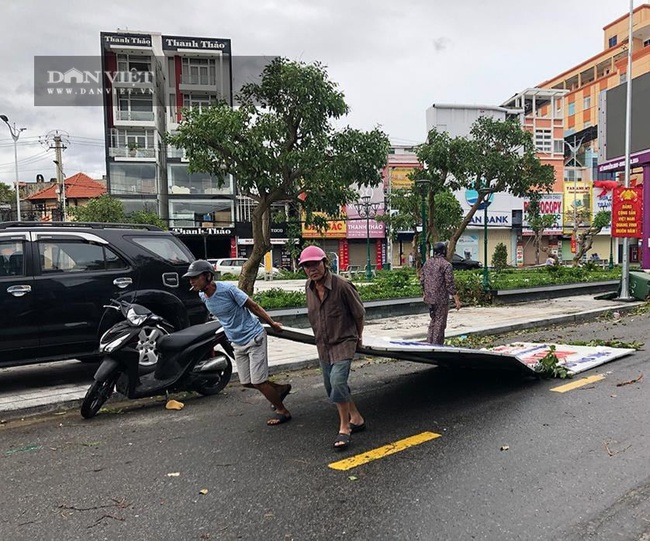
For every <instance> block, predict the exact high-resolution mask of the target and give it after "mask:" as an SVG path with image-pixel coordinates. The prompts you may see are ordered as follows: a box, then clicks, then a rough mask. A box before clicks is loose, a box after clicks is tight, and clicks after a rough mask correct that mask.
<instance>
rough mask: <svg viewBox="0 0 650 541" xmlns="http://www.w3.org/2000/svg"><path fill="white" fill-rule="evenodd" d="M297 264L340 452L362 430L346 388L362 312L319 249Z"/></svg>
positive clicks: (348, 286)
mask: <svg viewBox="0 0 650 541" xmlns="http://www.w3.org/2000/svg"><path fill="white" fill-rule="evenodd" d="M298 263H299V265H300V266H301V267H302V268H303V269H304V271H305V274H306V275H307V277H308V278H309V280H308V281H307V284H306V285H305V293H306V295H307V317H308V318H309V323H310V324H311V328H312V329H313V331H314V337H315V338H316V347H317V349H318V358H319V361H320V367H321V370H322V371H323V383H324V384H325V390H326V391H327V396H328V397H329V399H330V400H331V401H332V402H334V404H335V405H336V408H337V410H338V413H339V432H338V435H337V436H336V439H335V440H334V449H336V450H338V451H340V450H342V449H345V448H347V447H348V446H349V445H350V441H351V438H350V436H351V434H352V433H354V432H361V431H362V430H364V429H365V428H366V423H365V421H364V419H363V417H362V416H361V414H360V413H359V410H358V409H357V406H356V405H355V403H354V401H353V400H352V396H351V394H350V387H349V386H348V377H349V375H350V366H351V364H352V358H353V357H354V354H355V352H356V350H357V346H360V345H361V335H362V333H363V322H364V317H365V313H366V311H365V309H364V307H363V303H362V302H361V298H360V297H359V293H358V292H357V290H356V289H355V287H354V285H352V283H351V282H349V281H348V280H346V279H344V278H341V277H340V276H337V275H335V274H332V272H331V271H330V269H329V266H328V264H327V256H326V255H325V252H324V251H323V250H322V249H321V248H319V247H318V246H308V247H307V248H305V249H304V250H303V251H302V253H301V254H300V259H299V261H298Z"/></svg>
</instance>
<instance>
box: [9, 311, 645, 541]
mask: <svg viewBox="0 0 650 541" xmlns="http://www.w3.org/2000/svg"><path fill="white" fill-rule="evenodd" d="M649 323H650V316H648V315H642V316H624V317H623V318H621V319H620V320H606V321H600V322H593V323H585V324H581V325H578V326H574V327H563V328H561V329H545V330H542V331H535V332H532V333H518V334H517V335H511V336H507V337H503V339H502V340H503V341H504V342H512V341H513V340H517V339H521V340H524V339H525V340H526V341H528V340H532V339H535V338H538V339H543V340H554V341H562V340H566V341H573V340H589V339H591V338H600V339H618V340H623V341H626V342H633V341H641V342H643V341H645V335H646V334H647V329H648V328H649ZM647 361H648V353H647V351H646V350H645V349H643V350H641V351H639V352H637V353H636V354H634V355H632V356H630V357H626V358H623V359H620V360H618V361H615V362H613V363H610V364H608V365H605V366H603V367H600V368H599V369H596V370H592V371H589V372H587V373H585V374H581V376H594V375H604V379H603V380H601V381H597V382H594V383H592V384H590V385H587V386H583V387H581V388H578V389H575V390H572V391H569V392H566V393H562V394H560V393H557V392H552V391H551V389H552V388H554V387H557V386H559V385H562V384H563V383H565V382H564V381H558V380H546V381H544V380H533V379H519V378H514V377H512V376H510V377H505V376H502V375H494V374H454V373H449V372H446V371H444V370H440V369H436V368H431V367H427V366H422V365H417V364H414V363H408V362H393V361H385V360H372V361H371V360H363V361H359V362H358V363H356V366H355V369H354V373H353V375H352V378H351V382H352V387H353V391H354V393H355V396H356V400H357V404H358V406H359V408H360V409H361V411H362V412H363V413H364V415H365V417H366V420H367V423H368V430H366V431H365V432H362V433H360V434H355V435H354V436H353V444H352V447H351V448H350V449H349V450H346V451H345V452H342V453H337V452H335V451H334V450H333V449H332V447H331V446H332V442H333V440H334V436H335V435H336V429H337V425H338V423H337V421H336V413H335V409H334V408H333V406H331V405H330V404H328V403H327V401H326V399H325V398H324V395H323V390H322V384H321V382H320V376H319V374H318V373H317V372H316V371H310V370H308V371H302V372H292V373H289V374H286V375H283V376H280V377H279V378H278V380H279V381H290V382H291V383H292V385H293V387H294V392H293V393H292V394H291V395H290V396H289V398H288V399H287V405H288V407H289V408H290V410H291V412H292V414H293V416H294V418H293V420H292V421H291V422H290V423H287V424H285V425H281V426H278V427H272V428H271V427H267V426H265V420H266V419H267V418H268V417H269V414H270V410H269V409H268V406H267V404H266V403H265V402H264V401H263V399H262V398H261V396H260V395H259V394H257V393H256V392H255V391H251V390H245V389H242V388H241V387H238V386H230V387H229V388H227V390H226V392H225V393H224V394H221V395H218V396H216V397H211V398H197V399H191V400H187V401H186V405H185V408H184V409H183V410H181V411H169V410H165V409H164V408H163V407H162V405H161V404H160V403H156V404H151V405H149V406H148V407H140V408H138V409H132V410H128V411H120V410H117V409H115V408H113V409H111V410H110V411H109V412H107V413H103V414H100V415H99V416H98V417H96V418H95V419H93V420H90V421H84V420H82V419H81V418H80V417H79V415H78V413H77V412H76V411H75V412H70V413H66V414H64V415H54V416H42V417H40V418H37V419H30V420H26V421H22V422H21V421H15V422H9V423H6V424H5V425H0V433H1V436H2V440H1V441H2V445H1V446H0V452H1V453H2V455H1V457H2V460H1V461H0V475H1V476H2V480H3V490H2V492H0V504H1V506H2V510H3V512H2V514H1V515H0V539H2V540H12V541H13V540H23V539H25V540H28V539H29V540H32V539H43V540H49V539H52V540H54V539H57V540H58V539H66V540H77V539H79V540H81V539H83V540H94V539H98V540H99V539H102V540H103V539H106V540H114V539H121V538H128V539H143V540H188V539H225V540H229V539H244V540H258V539H259V540H265V541H270V540H320V539H323V540H325V539H352V540H375V539H380V540H414V539H421V540H438V539H440V540H455V539H485V540H499V541H504V540H529V539H530V540H537V539H539V540H560V539H561V540H583V539H590V540H592V539H595V540H605V539H607V540H612V539H616V540H618V539H624V540H628V539H629V540H641V539H645V540H647V539H650V536H649V534H648V533H647V532H650V500H649V499H648V496H649V495H650V478H649V468H648V464H649V463H650V445H649V444H650V441H649V440H650V429H648V422H647V419H648V415H647V409H648V403H649V402H650V400H649V399H650V396H649V394H650V393H649V392H648V388H647V385H646V383H645V380H644V379H643V378H641V379H639V380H638V381H636V382H635V383H629V384H625V385H622V386H617V384H620V383H626V382H630V381H633V380H636V379H638V378H639V377H640V376H642V375H643V373H644V370H645V365H646V362H647ZM429 432H430V433H433V434H437V435H439V437H436V438H435V439H431V440H429V441H424V442H422V443H419V444H417V445H413V446H412V447H409V448H407V449H405V450H401V451H399V452H395V453H394V454H390V455H388V456H385V457H383V458H379V459H377V460H373V461H370V462H368V463H366V464H362V465H358V466H356V467H353V468H352V469H350V470H346V471H341V470H336V469H332V468H331V467H330V465H331V464H332V463H333V462H334V461H337V460H340V459H343V458H348V457H353V456H356V455H358V454H363V453H367V452H370V451H372V450H375V449H377V448H381V447H383V446H386V445H387V444H391V443H395V442H401V441H403V440H405V439H406V438H412V437H418V436H421V435H422V434H423V433H429ZM394 449H395V447H393V450H394ZM201 491H204V492H205V493H202V492H201Z"/></svg>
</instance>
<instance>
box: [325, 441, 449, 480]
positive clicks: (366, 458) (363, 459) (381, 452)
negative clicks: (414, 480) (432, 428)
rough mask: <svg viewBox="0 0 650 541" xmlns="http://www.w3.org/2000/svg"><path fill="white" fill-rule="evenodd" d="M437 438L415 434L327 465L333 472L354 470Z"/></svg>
mask: <svg viewBox="0 0 650 541" xmlns="http://www.w3.org/2000/svg"><path fill="white" fill-rule="evenodd" d="M439 437H440V434H436V433H435V432H422V433H421V434H416V435H415V436H411V437H410V438H405V439H403V440H399V441H396V442H393V443H389V444H388V445H384V446H383V447H378V448H377V449H372V450H371V451H367V452H365V453H362V454H360V455H355V456H351V457H349V458H345V459H343V460H339V461H338V462H332V463H331V464H329V467H330V468H332V469H333V470H341V471H346V470H351V469H352V468H356V467H357V466H361V465H362V464H368V462H372V461H373V460H377V459H379V458H384V457H385V456H388V455H392V454H394V453H398V452H400V451H404V450H405V449H408V448H409V447H414V446H415V445H420V444H421V443H425V442H427V441H431V440H435V439H436V438H439Z"/></svg>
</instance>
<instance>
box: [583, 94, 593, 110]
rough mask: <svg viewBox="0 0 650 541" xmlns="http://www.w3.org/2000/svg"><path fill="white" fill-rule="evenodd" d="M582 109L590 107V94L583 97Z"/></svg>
mask: <svg viewBox="0 0 650 541" xmlns="http://www.w3.org/2000/svg"><path fill="white" fill-rule="evenodd" d="M582 109H583V110H585V111H588V110H589V109H591V96H585V99H584V101H583V103H582Z"/></svg>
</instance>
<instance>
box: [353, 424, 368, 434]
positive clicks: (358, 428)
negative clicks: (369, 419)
mask: <svg viewBox="0 0 650 541" xmlns="http://www.w3.org/2000/svg"><path fill="white" fill-rule="evenodd" d="M365 429H366V423H365V422H363V423H361V424H360V425H355V424H354V423H350V432H351V433H352V434H356V433H357V432H363V431H364V430H365Z"/></svg>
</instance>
